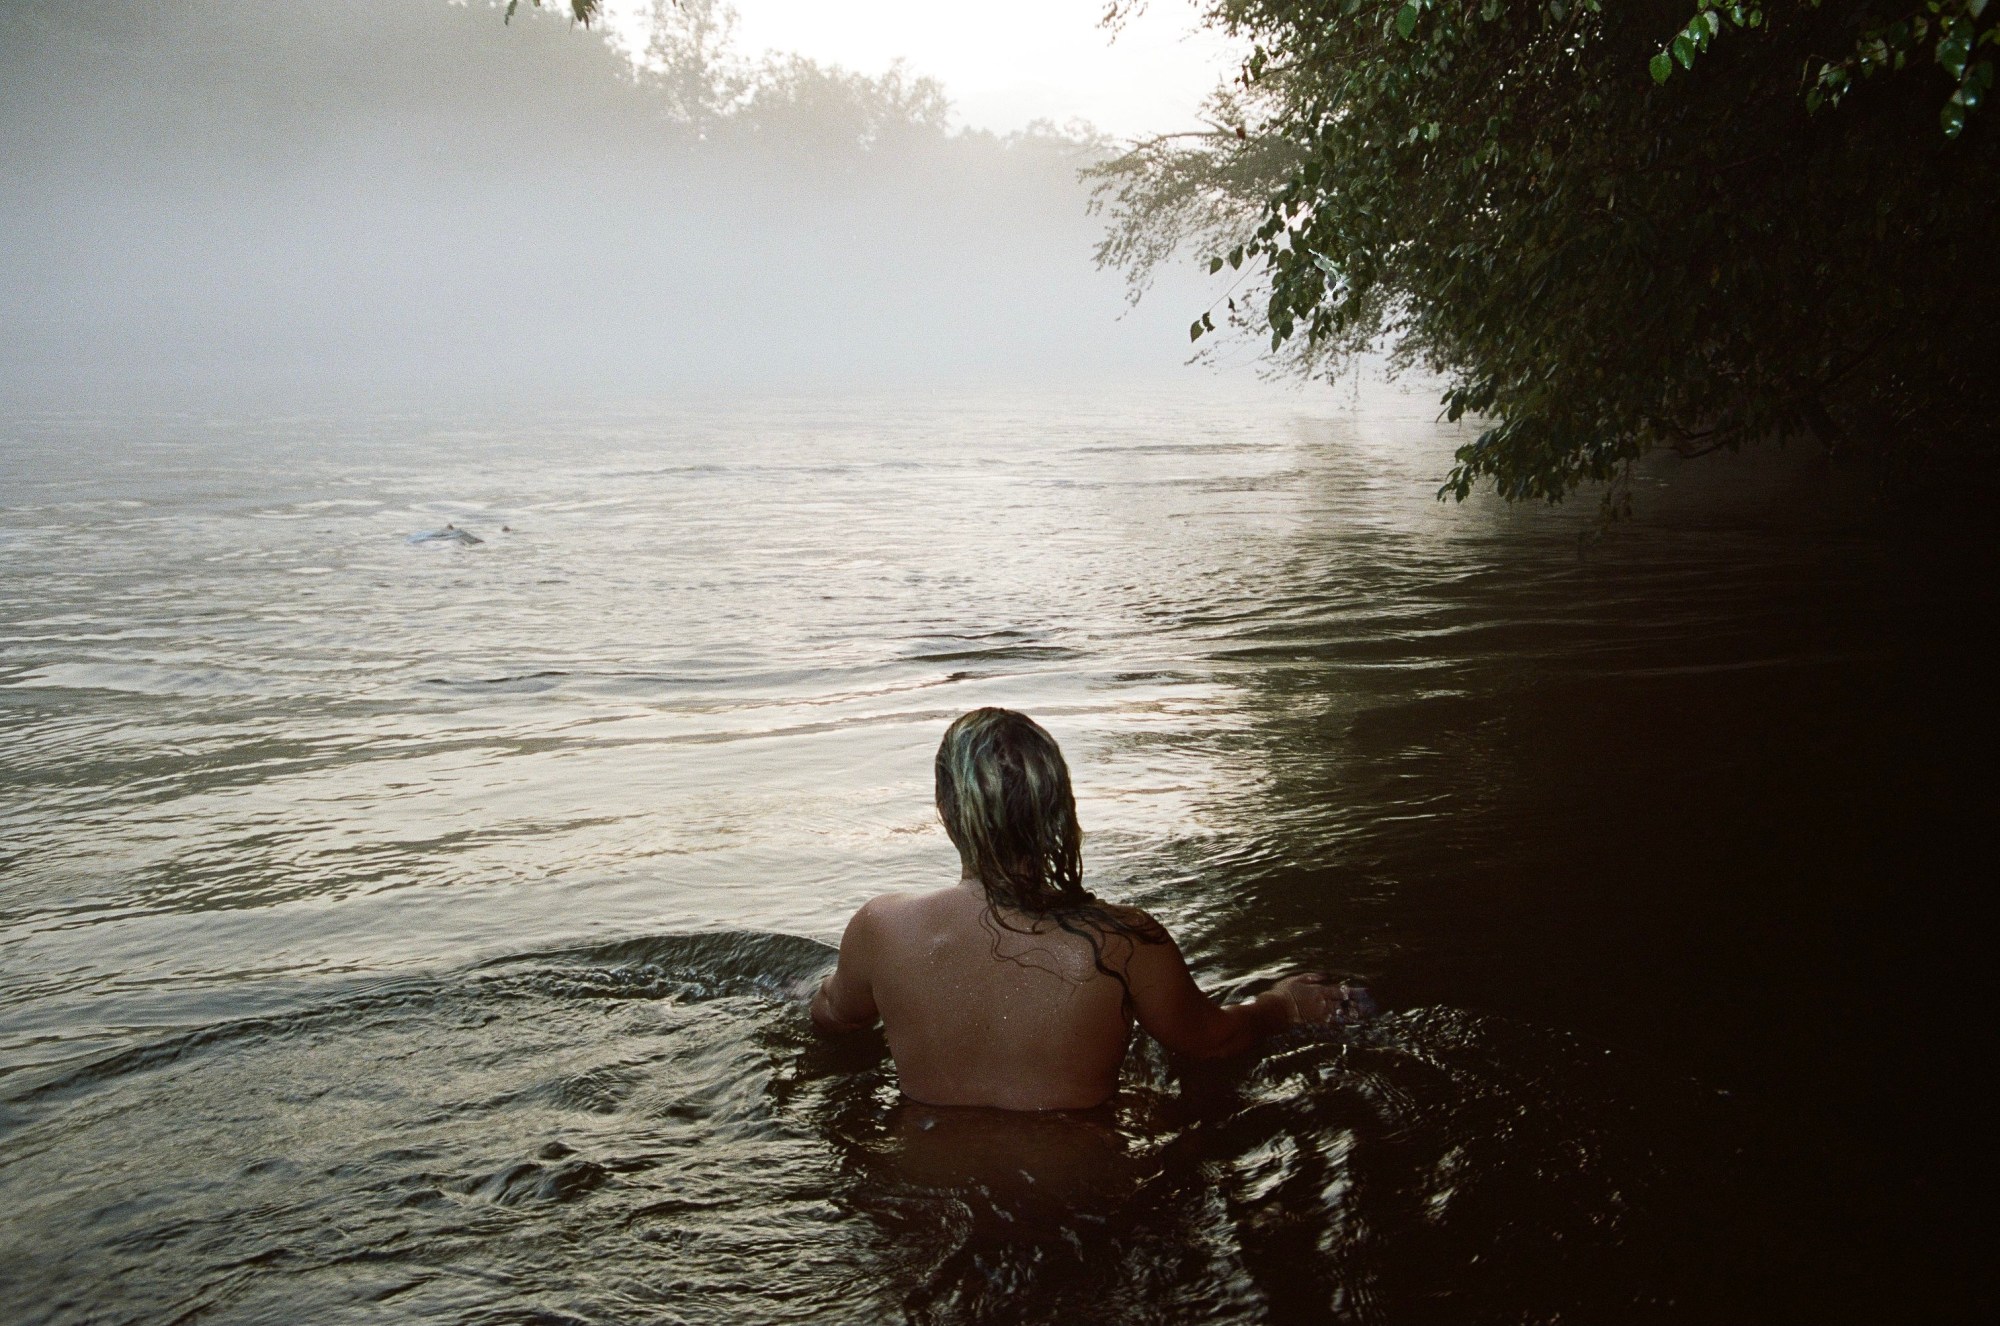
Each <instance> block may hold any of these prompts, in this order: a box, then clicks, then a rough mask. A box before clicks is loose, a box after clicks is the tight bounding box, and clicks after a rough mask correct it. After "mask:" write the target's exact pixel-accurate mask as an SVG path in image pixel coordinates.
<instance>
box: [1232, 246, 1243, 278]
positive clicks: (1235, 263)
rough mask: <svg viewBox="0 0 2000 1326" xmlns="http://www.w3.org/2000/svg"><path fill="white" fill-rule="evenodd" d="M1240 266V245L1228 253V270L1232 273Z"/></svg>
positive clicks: (1241, 256) (1241, 263)
mask: <svg viewBox="0 0 2000 1326" xmlns="http://www.w3.org/2000/svg"><path fill="white" fill-rule="evenodd" d="M1242 265H1243V246H1242V245H1241V244H1238V245H1237V246H1236V247H1235V248H1233V249H1231V250H1230V251H1229V266H1230V269H1231V270H1232V271H1233V270H1235V269H1236V268H1238V267H1241V266H1242Z"/></svg>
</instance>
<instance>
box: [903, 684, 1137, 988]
mask: <svg viewBox="0 0 2000 1326" xmlns="http://www.w3.org/2000/svg"><path fill="white" fill-rule="evenodd" d="M937 811H938V818H939V819H941V820H943V821H944V831H945V832H946V833H947V834H949V835H950V836H951V842H952V846H954V847H956V848H958V855H959V860H960V861H962V862H963V863H964V865H965V870H966V873H967V874H970V875H973V876H975V877H977V878H978V880H979V882H980V885H981V886H982V887H983V888H984V889H985V891H986V901H987V905H988V909H989V911H990V913H991V915H992V916H993V918H994V920H996V921H997V922H999V924H1000V925H1002V926H1005V927H1006V928H1007V929H1010V930H1016V931H1019V930H1020V929H1021V927H1019V926H1017V925H1014V924H1011V923H1010V922H1009V921H1008V920H1007V919H1006V917H1005V915H1004V914H1003V912H1002V909H1003V908H1004V909H1008V910H1011V911H1015V912H1021V913H1025V914H1026V915H1028V916H1030V917H1036V918H1042V919H1046V920H1051V921H1054V922H1055V923H1056V924H1057V925H1058V926H1059V927H1061V928H1062V929H1064V930H1067V931H1069V932H1070V933H1071V934H1074V935H1080V936H1082V937H1083V938H1084V939H1087V940H1088V941H1090V948H1091V955H1092V959H1093V961H1094V962H1095V963H1096V965H1097V969H1098V970H1099V971H1101V972H1103V973H1104V974H1106V975H1107V976H1110V977H1112V978H1114V979H1115V980H1117V981H1118V983H1119V984H1121V985H1123V984H1124V983H1125V977H1124V974H1123V973H1122V972H1119V971H1117V970H1114V969H1113V968H1112V967H1111V966H1109V965H1107V964H1106V963H1105V961H1104V938H1105V936H1106V935H1107V934H1115V935H1120V936H1123V937H1124V938H1125V939H1128V940H1131V941H1133V942H1138V943H1159V942H1161V941H1163V940H1164V939H1165V937H1166V936H1165V932H1163V931H1162V930H1161V929H1160V928H1159V926H1158V925H1156V924H1153V923H1152V922H1151V921H1143V922H1141V921H1135V920H1131V919H1127V917H1125V916H1121V915H1118V914H1116V913H1114V912H1113V911H1111V909H1109V908H1107V907H1106V906H1105V905H1104V904H1103V903H1101V902H1099V901H1098V899H1097V898H1096V897H1095V896H1094V895H1093V894H1092V893H1091V892H1090V891H1089V890H1088V889H1085V888H1084V887H1083V830H1082V829H1081V828H1080V827H1078V825H1077V821H1076V795H1075V793H1074V792H1073V791H1071V789H1070V782H1069V766H1068V765H1067V764H1065V763H1064V762H1063V756H1062V750H1061V748H1060V747H1058V746H1057V745H1056V739H1055V738H1054V737H1052V736H1050V735H1049V734H1048V732H1047V731H1045V730H1044V729H1043V728H1042V725H1041V724H1039V723H1037V722H1036V721H1035V720H1034V719H1032V718H1029V717H1028V716H1027V715H1026V714H1022V713H1016V712H1015V711H1014V710H1012V709H991V708H989V709H974V710H972V711H971V712H970V713H966V714H962V715H960V716H959V717H958V719H957V720H956V721H954V722H953V723H952V725H951V726H950V727H948V728H946V729H945V733H944V740H943V741H941V742H939V743H938V752H937ZM1127 993H1128V994H1129V988H1128V991H1127Z"/></svg>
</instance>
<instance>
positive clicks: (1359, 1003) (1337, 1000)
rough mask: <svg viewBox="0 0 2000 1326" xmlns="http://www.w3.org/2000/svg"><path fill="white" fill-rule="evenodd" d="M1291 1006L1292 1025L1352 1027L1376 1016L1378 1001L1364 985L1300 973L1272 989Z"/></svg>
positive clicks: (1313, 972)
mask: <svg viewBox="0 0 2000 1326" xmlns="http://www.w3.org/2000/svg"><path fill="white" fill-rule="evenodd" d="M1271 993H1273V994H1276V995H1282V996H1283V997H1284V999H1285V1002H1286V1003H1287V1004H1289V1005H1290V1006H1291V1010H1292V1024H1293V1025H1294V1026H1297V1025H1299V1024H1301V1023H1308V1024H1312V1025H1314V1026H1341V1027H1351V1026H1354V1025H1355V1024H1356V1023H1359V1022H1365V1021H1366V1020H1367V1019H1369V1018H1371V1017H1373V1016H1375V1001H1374V999H1372V998H1371V997H1370V996H1369V994H1368V988H1367V987H1366V986H1362V985H1350V984H1348V983H1347V982H1346V981H1336V980H1335V979H1333V977H1331V976H1328V975H1327V974H1326V973H1325V972H1316V971H1309V972H1301V973H1299V974H1298V975H1297V976H1287V977H1286V978H1285V979H1284V980H1282V981H1279V982H1278V983H1277V984H1276V985H1274V986H1272V987H1271Z"/></svg>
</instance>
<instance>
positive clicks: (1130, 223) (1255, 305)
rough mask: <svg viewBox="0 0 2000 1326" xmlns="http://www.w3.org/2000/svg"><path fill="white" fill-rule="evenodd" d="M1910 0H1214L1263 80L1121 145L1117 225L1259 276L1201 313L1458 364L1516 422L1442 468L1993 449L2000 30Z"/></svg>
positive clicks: (1118, 258) (1938, 462)
mask: <svg viewBox="0 0 2000 1326" xmlns="http://www.w3.org/2000/svg"><path fill="white" fill-rule="evenodd" d="M1912 8H1913V7H1912V5H1911V4H1910V0H1824V2H1823V3H1817V4H1815V3H1810V0H1798V2H1797V3H1781V2H1780V0H1762V3H1759V4H1756V5H1750V6H1744V7H1741V8H1718V7H1717V6H1716V5H1715V4H1714V3H1712V0H1697V4H1696V6H1695V8H1694V10H1693V17H1692V18H1690V16H1689V6H1688V0H1618V2H1615V3H1614V0H1603V3H1602V4H1600V3H1599V0H1580V3H1579V2H1577V0H1537V2H1535V3H1523V2H1521V0H1513V2H1511V3H1510V2H1509V0H1213V2H1212V3H1211V5H1210V7H1209V18H1210V21H1211V22H1213V23H1216V24H1219V25H1221V26H1224V27H1226V28H1227V29H1229V30H1230V31H1232V32H1234V33H1236V34H1238V35H1239V36H1241V37H1244V38H1247V39H1248V40H1249V42H1250V46H1251V49H1250V53H1249V55H1248V57H1247V59H1246V60H1245V62H1244V65H1243V68H1242V70H1241V74H1240V77H1239V78H1238V79H1237V81H1236V83H1235V84H1234V85H1233V86H1231V87H1229V88H1226V89H1224V90H1223V91H1222V92H1220V93H1219V94H1218V95H1217V96H1216V97H1215V98H1214V99H1213V100H1212V101H1211V103H1210V107H1209V109H1210V119H1211V124H1210V126H1209V128H1208V129H1207V130H1205V131H1204V132H1202V133H1200V134H1196V135H1191V136H1181V137H1172V138H1166V139H1157V140H1153V141H1151V142H1147V143H1141V144H1138V145H1135V146H1134V147H1133V148H1132V149H1131V150H1130V151H1129V152H1127V153H1126V154H1125V155H1124V156H1122V157H1120V158H1118V159H1117V160H1115V161H1112V162H1111V163H1109V164H1108V165H1106V166H1103V167H1101V168H1099V169H1098V170H1097V171H1096V172H1095V175H1096V185H1097V190H1098V193H1097V197H1098V201H1099V204H1100V206H1102V207H1103V208H1104V209H1105V210H1106V211H1107V213H1108V214H1109V215H1110V217H1111V218H1112V227H1111V234H1110V236H1109V237H1108V238H1107V240H1106V241H1105V244H1104V246H1103V248H1102V249H1101V251H1100V257H1101V259H1102V260H1104V261H1106V262H1109V263H1113V264H1116V265H1119V266H1122V267H1124V268H1125V269H1126V270H1127V271H1128V273H1129V274H1130V275H1131V276H1132V277H1133V278H1134V280H1135V282H1137V283H1139V284H1141V285H1143V282H1144V281H1145V280H1146V278H1147V277H1148V275H1149V274H1150V273H1151V272H1152V271H1153V270H1155V269H1156V268H1157V267H1158V265H1159V264H1161V263H1163V262H1165V261H1167V260H1168V259H1169V258H1170V257H1171V256H1172V255H1173V254H1175V253H1177V252H1179V251H1181V250H1183V249H1185V248H1186V247H1187V246H1189V245H1190V244H1192V245H1196V246H1198V247H1199V249H1200V251H1201V252H1202V253H1203V255H1204V257H1205V260H1206V261H1207V263H1208V265H1209V267H1210V269H1211V271H1214V272H1216V273H1217V274H1218V275H1220V274H1221V273H1223V272H1225V271H1226V272H1227V273H1228V277H1227V279H1228V280H1229V282H1230V285H1229V286H1228V287H1227V288H1226V289H1225V290H1224V292H1223V294H1222V295H1221V296H1220V297H1219V298H1218V299H1217V300H1216V303H1215V305H1214V306H1213V307H1211V308H1210V309H1208V310H1206V311H1205V312H1204V313H1203V314H1202V316H1201V317H1200V318H1198V319H1197V320H1196V321H1195V323H1194V324H1193V325H1192V326H1191V327H1190V335H1191V336H1193V337H1194V338H1196V339H1200V338H1202V337H1203V336H1205V335H1207V334H1208V333H1209V332H1210V331H1211V330H1212V329H1214V328H1215V327H1216V325H1217V323H1218V320H1221V321H1223V322H1224V323H1225V324H1230V325H1234V326H1235V327H1236V328H1237V329H1238V330H1239V331H1243V332H1246V333H1249V334H1252V335H1256V336H1260V337H1264V338H1267V340H1268V345H1269V348H1270V352H1271V354H1272V355H1273V356H1274V357H1275V358H1276V359H1277V360H1279V361H1280V362H1282V363H1285V364H1287V365H1289V366H1291V367H1294V368H1298V369H1301V370H1304V371H1307V372H1322V371H1330V370H1333V369H1336V368H1338V367H1339V366H1340V365H1342V364H1343V363H1344V362H1345V361H1346V359H1347V357H1348V356H1349V355H1351V354H1352V353H1354V352H1356V351H1358V350H1361V349H1364V348H1368V347H1371V346H1381V345H1385V344H1386V345H1387V346H1388V347H1389V348H1390V349H1391V350H1392V353H1393V356H1394V361H1395V362H1396V363H1398V364H1403V365H1408V364H1413V363H1420V364H1423V365H1424V366H1426V367H1428V368H1430V369H1432V370H1433V371H1436V372H1438V373H1440V374H1442V375H1443V376H1444V377H1445V379H1446V380H1447V382H1448V383H1449V390H1448V391H1447V392H1446V394H1445V396H1444V400H1443V404H1444V412H1445V414H1446V415H1447V416H1448V417H1449V418H1451V419H1458V418H1460V417H1462V416H1468V415H1470V416H1474V417H1478V418H1481V419H1483V420H1485V421H1486V423H1487V425H1488V426H1487V427H1486V428H1485V429H1484V431H1483V432H1482V433H1481V434H1480V435H1479V437H1478V438H1477V440H1476V441H1474V442H1472V443H1471V444H1469V445H1468V446H1466V447H1464V448H1462V449H1461V450H1460V451H1459V452H1458V455H1457V465H1456V467H1455V468H1454V469H1453V470H1452V471H1451V473H1450V475H1449V477H1448V479H1447V480H1446V482H1445V484H1444V487H1443V488H1442V489H1441V490H1440V495H1444V494H1450V495H1453V496H1456V497H1459V498H1463V497H1465V496H1466V495H1467V494H1468V493H1470V492H1471V490H1472V489H1473V488H1474V486H1475V485H1477V484H1479V483H1481V482H1491V483H1492V484H1493V486H1494V487H1496V488H1497V489H1498V490H1499V491H1500V492H1501V493H1503V494H1504V495H1506V496H1508V497H1510V498H1521V497H1540V498H1547V499H1550V500H1557V499H1560V498H1562V497H1564V496H1566V495H1567V494H1569V493H1571V492H1572V491H1574V490H1575V489H1576V487H1577V486H1578V485H1580V484H1583V483H1586V482H1590V481H1597V480H1606V479H1611V478H1614V477H1616V476H1617V475H1619V474H1620V473H1622V472H1623V471H1624V469H1625V468H1626V467H1627V466H1628V464H1629V463H1630V462H1631V461H1632V460H1633V459H1634V458H1636V457H1638V456H1640V455H1642V454H1644V453H1645V452H1647V451H1648V450H1650V449H1652V448H1654V447H1656V446H1661V445H1665V446H1671V447H1674V448H1676V449H1678V450H1680V451H1682V452H1684V453H1687V454H1695V453H1700V452H1705V451H1711V450H1715V449H1718V448H1734V447H1736V446H1738V445H1741V444H1742V443H1745V442H1748V441H1753V440H1758V439H1763V438H1769V437H1786V436H1799V435H1805V436H1810V437H1814V438H1817V439H1819V440H1820V441H1821V442H1823V443H1825V444H1826V445H1827V446H1829V447H1831V448H1834V449H1837V450H1848V451H1861V452H1867V453H1869V454H1871V455H1873V456H1874V457H1876V458H1878V459H1880V460H1881V461H1883V462H1885V463H1886V464H1887V465H1888V466H1889V467H1890V468H1891V469H1892V470H1893V471H1895V472H1898V473H1902V474H1911V473H1915V472H1922V471H1926V470H1928V471H1929V472H1933V473H1936V472H1940V471H1944V472H1949V473H1959V472H1961V470H1960V467H1961V466H1962V465H1963V464H1965V463H1969V462H1976V463H1979V464H1982V465H1983V464H1986V463H1987V462H1988V459H1989V458H1990V457H1991V455H1992V453H1993V450H1994V448H1993V447H1992V442H1993V440H1994V437H1995V431H1996V420H2000V384H1997V383H1996V379H1995V378H1994V376H1993V374H1992V373H1991V371H1990V360H1991V345H1992V337H1991V333H1990V330H1989V329H1990V325H1991V321H1992V317H1993V311H1994V309H1995V307H1996V297H2000V261H1996V255H1995V245H1994V241H1995V237H1996V233H2000V231H1996V224H1995V220H1996V217H2000V211H1996V208H1995V204H1996V202H2000V187H1996V186H2000V169H1996V167H2000V150H1996V141H2000V140H1996V135H1995V126H1994V124H1993V123H1992V122H1991V118H1990V117H1989V116H1982V115H1977V114H1974V113H1973V112H1975V111H1977V110H1978V108H1979V105H1980V103H1981V101H1982V100H1983V97H1984V94H1985V91H1986V87H1987V86H1988V85H1989V84H1990V82H1991V64H1990V60H1989V57H1988V56H1987V51H1988V49H1989V48H1990V47H1992V46H1993V45H1994V43H1995V41H1996V38H1995V37H1994V36H1993V28H1992V27H1991V26H1990V25H1989V26H1986V27H1984V28H1981V27H1980V26H1979V24H1980V23H1981V22H1982V21H1984V18H1983V16H1984V15H1985V13H1986V10H1985V0H1932V3H1930V4H1928V5H1922V4H1919V5H1918V6H1916V7H1915V8H1917V9H1919V10H1920V11H1921V12H1920V13H1918V14H1917V15H1916V16H1915V17H1911V16H1910V15H1909V14H1906V13H1905V12H1904V11H1907V10H1911V9H1912ZM1739 16H1740V17H1739ZM1919 20H1921V21H1919ZM1899 25H1900V26H1899ZM1697 29H1698V30H1699V33H1701V34H1705V36H1698V35H1693V34H1695V33H1696V32H1697ZM1924 52H1929V53H1930V54H1929V57H1928V58H1919V57H1920V56H1922V55H1923V53H1924ZM1662 53H1664V54H1665V55H1666V57H1667V59H1668V62H1669V66H1670V67H1669V68H1668V69H1667V71H1666V74H1665V76H1663V75H1662V66H1661V64H1660V61H1659V57H1660V55H1661V54H1662ZM1982 70H1983V71H1984V72H1981V71H1982ZM1871 75H1878V76H1871Z"/></svg>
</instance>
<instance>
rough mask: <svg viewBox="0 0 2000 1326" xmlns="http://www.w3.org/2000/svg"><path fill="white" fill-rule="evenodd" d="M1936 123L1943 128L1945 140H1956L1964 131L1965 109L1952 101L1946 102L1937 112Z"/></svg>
mask: <svg viewBox="0 0 2000 1326" xmlns="http://www.w3.org/2000/svg"><path fill="white" fill-rule="evenodd" d="M1938 123H1939V124H1940V125H1942V126H1944V136H1945V137H1946V138H1956V137H1958V136H1959V134H1960V133H1962V132H1964V130H1965V107H1963V106H1961V105H1959V104H1958V103H1957V102H1954V101H1947V102H1946V103H1945V104H1944V109H1943V110H1941V111H1939V112H1938Z"/></svg>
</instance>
